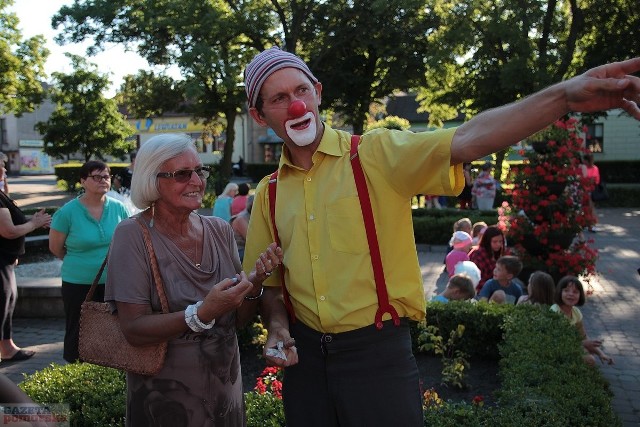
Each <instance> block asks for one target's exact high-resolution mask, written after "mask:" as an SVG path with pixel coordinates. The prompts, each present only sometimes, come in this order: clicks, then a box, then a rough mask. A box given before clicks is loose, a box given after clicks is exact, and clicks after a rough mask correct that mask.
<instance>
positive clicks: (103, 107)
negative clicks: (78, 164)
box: [36, 54, 134, 161]
mask: <svg viewBox="0 0 640 427" xmlns="http://www.w3.org/2000/svg"><path fill="white" fill-rule="evenodd" d="M67 57H69V58H70V60H71V63H72V66H73V72H72V73H70V74H64V73H60V72H57V73H53V77H54V79H55V81H56V82H55V85H54V86H53V87H52V89H51V93H50V96H51V100H52V101H53V102H55V103H56V104H57V107H56V109H55V111H54V112H53V113H52V114H51V116H50V117H49V120H47V121H46V122H38V123H37V124H36V129H37V130H38V131H39V132H40V133H41V134H43V140H44V152H45V153H47V154H48V155H50V156H53V157H58V158H63V157H64V156H65V155H69V154H73V153H76V152H80V153H82V155H83V157H84V159H85V161H87V160H89V159H91V158H92V157H94V156H95V157H97V158H100V159H102V158H103V157H102V156H103V154H111V155H113V156H116V157H119V156H123V155H125V154H126V153H128V152H129V151H131V150H132V149H133V143H132V142H130V141H127V138H128V137H130V136H132V135H133V134H134V130H133V128H131V126H129V124H128V123H127V122H126V121H125V119H124V117H123V115H122V114H120V112H119V111H118V106H117V104H116V102H115V101H114V100H112V99H106V98H105V97H104V96H103V95H102V92H103V91H104V90H105V89H106V88H107V87H108V86H109V84H110V82H109V79H108V78H107V77H106V76H105V75H103V74H100V73H99V72H98V71H97V69H96V68H97V67H96V66H95V65H94V64H89V63H87V61H86V60H85V59H84V58H82V57H80V56H77V55H71V54H67Z"/></svg>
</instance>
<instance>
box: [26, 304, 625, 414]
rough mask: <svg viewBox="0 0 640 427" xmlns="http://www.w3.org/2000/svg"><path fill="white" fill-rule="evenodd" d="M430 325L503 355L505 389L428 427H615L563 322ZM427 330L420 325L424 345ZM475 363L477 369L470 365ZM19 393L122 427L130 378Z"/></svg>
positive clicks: (30, 384)
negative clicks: (491, 400) (492, 401)
mask: <svg viewBox="0 0 640 427" xmlns="http://www.w3.org/2000/svg"><path fill="white" fill-rule="evenodd" d="M427 313H428V317H427V322H428V323H429V324H435V325H437V326H438V327H439V329H440V334H441V335H442V336H448V334H449V332H450V330H451V329H453V328H456V327H457V324H463V325H465V326H466V329H465V333H464V336H463V338H462V342H461V349H463V350H464V351H466V352H468V353H469V354H470V355H471V357H472V359H473V357H483V355H485V356H492V355H493V354H494V352H495V351H496V349H497V350H498V351H499V355H500V357H501V359H500V362H499V364H500V371H499V375H500V379H501V383H502V387H501V389H500V390H499V391H498V392H497V393H496V394H497V403H496V405H495V406H489V405H487V406H478V405H474V404H473V403H469V402H445V403H444V404H442V405H438V406H429V407H427V408H425V411H424V414H425V426H430V427H446V426H451V427H453V426H461V425H462V426H483V427H484V426H486V427H489V426H491V427H493V426H504V427H507V426H519V427H538V426H546V427H573V426H575V427H579V426H580V427H581V426H591V427H612V426H613V427H615V426H620V420H619V419H618V417H617V416H616V415H615V413H614V412H613V410H612V406H611V399H612V393H611V392H610V390H609V388H608V384H607V382H606V381H605V380H604V379H603V377H602V376H601V374H600V372H599V371H598V369H597V368H593V367H590V366H588V365H587V364H586V363H584V361H583V358H582V356H583V350H582V345H581V343H580V337H579V336H578V333H577V331H576V329H575V328H574V327H572V326H571V325H570V324H569V323H568V322H567V321H566V320H564V319H563V318H562V317H561V316H560V315H558V314H556V313H552V312H551V311H549V310H547V309H541V308H540V307H538V306H497V305H493V304H488V303H477V304H470V303H462V302H460V303H453V302H452V303H449V304H441V303H428V305H427ZM424 331H425V324H424V323H422V324H414V325H413V326H412V334H413V336H414V339H416V340H419V339H422V338H421V335H422V334H423V332H424ZM471 363H473V361H472V362H471ZM20 387H21V388H22V389H23V390H24V391H25V392H26V393H27V394H28V395H30V396H31V397H32V398H33V399H34V400H35V401H36V402H40V403H65V404H68V405H69V406H70V410H71V423H70V424H71V425H72V426H84V425H91V426H97V427H102V426H109V427H110V426H121V425H123V418H124V413H125V398H126V397H125V394H126V393H125V390H126V385H125V379H124V374H123V373H121V372H118V371H116V370H113V369H108V368H102V367H98V366H94V365H90V364H71V365H66V366H57V365H51V366H50V367H48V368H46V369H44V370H42V371H40V372H36V373H35V374H33V375H31V376H28V377H27V378H26V379H25V381H24V382H23V383H21V384H20ZM245 402H246V406H247V419H248V426H249V427H264V426H273V427H280V426H284V413H283V409H282V402H281V401H280V400H278V399H277V398H275V397H274V396H272V395H269V394H266V395H260V394H257V393H256V392H249V393H246V394H245Z"/></svg>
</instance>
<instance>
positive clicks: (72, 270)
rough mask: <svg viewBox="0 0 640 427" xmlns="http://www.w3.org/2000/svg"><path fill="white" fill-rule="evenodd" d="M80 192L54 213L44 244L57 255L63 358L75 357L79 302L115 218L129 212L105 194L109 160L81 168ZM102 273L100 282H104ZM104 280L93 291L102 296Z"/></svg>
mask: <svg viewBox="0 0 640 427" xmlns="http://www.w3.org/2000/svg"><path fill="white" fill-rule="evenodd" d="M80 184H81V185H82V188H83V190H84V191H83V192H82V194H81V195H80V196H78V197H77V198H75V199H73V200H71V201H69V202H67V203H66V204H65V205H64V206H62V207H61V208H60V209H59V210H58V211H57V212H56V213H55V214H54V215H53V219H52V221H51V230H50V231H49V250H50V251H51V253H53V254H54V255H55V256H56V257H58V258H60V259H61V260H62V270H61V276H62V302H63V305H64V313H65V317H66V328H65V335H64V354H63V357H64V359H65V360H66V361H67V362H75V361H76V360H78V359H79V356H80V355H79V353H78V339H79V332H80V306H81V305H82V302H83V301H84V300H85V298H86V296H87V292H89V288H90V287H91V284H92V283H93V280H94V278H95V277H96V274H97V273H98V269H99V268H100V265H101V264H102V261H104V258H105V257H106V256H107V251H108V249H109V244H111V237H112V236H113V232H114V231H115V229H116V225H118V223H119V222H120V221H122V220H123V219H125V218H128V217H129V211H128V210H127V208H126V207H125V205H124V204H123V203H122V202H120V201H118V200H115V199H112V198H110V197H107V192H108V191H109V189H110V188H111V174H110V170H109V166H107V165H106V164H105V163H103V162H101V161H98V160H91V161H88V162H87V163H85V164H84V165H82V167H81V168H80ZM105 280H106V273H103V275H102V277H101V278H100V281H99V282H98V283H99V284H100V285H104V283H105ZM103 297H104V286H98V288H97V289H96V292H95V297H94V298H96V299H98V300H100V301H101V300H102V299H103Z"/></svg>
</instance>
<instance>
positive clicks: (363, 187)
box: [350, 135, 400, 329]
mask: <svg viewBox="0 0 640 427" xmlns="http://www.w3.org/2000/svg"><path fill="white" fill-rule="evenodd" d="M359 142H360V136H359V135H352V136H351V153H350V154H351V157H350V160H351V167H352V169H353V176H354V179H355V181H356V189H357V190H358V199H359V200H360V209H361V210H362V218H363V219H364V228H365V230H366V232H367V241H368V242H369V254H370V256H371V265H372V266H373V277H374V279H375V282H376V293H377V295H378V310H377V311H376V317H375V325H376V328H378V329H382V326H383V323H382V315H383V314H384V313H389V314H390V315H391V318H392V319H393V323H394V324H395V325H396V326H399V325H400V317H399V316H398V312H397V311H396V309H395V308H394V307H393V306H392V305H391V304H390V303H389V294H388V293H387V284H386V282H385V279H384V269H383V268H382V257H381V256H380V245H379V244H378V233H377V232H376V223H375V221H374V219H373V209H372V208H371V199H370V198H369V189H368V188H367V181H366V180H365V177H364V171H363V170H362V164H361V163H360V157H359V156H358V144H359Z"/></svg>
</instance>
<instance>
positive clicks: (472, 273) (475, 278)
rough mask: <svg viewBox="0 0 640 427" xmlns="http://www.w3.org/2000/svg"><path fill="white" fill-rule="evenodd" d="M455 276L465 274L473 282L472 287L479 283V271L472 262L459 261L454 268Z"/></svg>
mask: <svg viewBox="0 0 640 427" xmlns="http://www.w3.org/2000/svg"><path fill="white" fill-rule="evenodd" d="M454 273H455V274H466V275H467V276H469V278H470V279H471V281H472V282H473V286H478V283H480V277H481V273H480V269H479V268H478V266H477V265H476V264H475V263H474V262H473V261H461V262H459V263H457V264H456V266H455V268H454Z"/></svg>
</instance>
